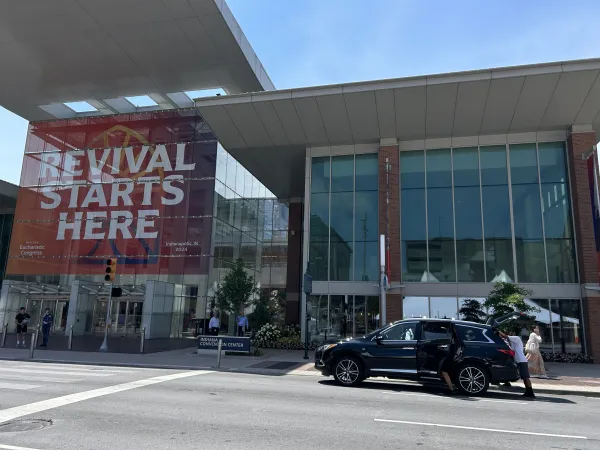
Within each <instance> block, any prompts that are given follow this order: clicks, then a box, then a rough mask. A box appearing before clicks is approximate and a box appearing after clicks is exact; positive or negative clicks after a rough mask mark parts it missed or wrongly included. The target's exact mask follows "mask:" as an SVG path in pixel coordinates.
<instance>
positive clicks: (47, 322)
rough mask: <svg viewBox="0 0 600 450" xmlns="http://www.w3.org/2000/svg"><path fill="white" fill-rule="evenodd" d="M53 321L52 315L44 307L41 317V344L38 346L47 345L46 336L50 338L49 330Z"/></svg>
mask: <svg viewBox="0 0 600 450" xmlns="http://www.w3.org/2000/svg"><path fill="white" fill-rule="evenodd" d="M53 323H54V316H52V314H50V309H48V308H46V312H45V313H44V317H42V345H40V347H48V338H50V330H51V329H52V324H53Z"/></svg>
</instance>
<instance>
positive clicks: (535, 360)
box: [525, 325, 546, 378]
mask: <svg viewBox="0 0 600 450" xmlns="http://www.w3.org/2000/svg"><path fill="white" fill-rule="evenodd" d="M541 343H542V336H541V334H540V328H539V327H538V326H537V325H536V326H535V327H533V330H532V331H531V334H530V335H529V340H528V341H527V344H525V351H526V352H527V355H526V356H527V361H528V365H529V373H530V374H531V375H536V376H539V377H542V378H546V367H545V366H544V358H542V353H541V352H540V344H541Z"/></svg>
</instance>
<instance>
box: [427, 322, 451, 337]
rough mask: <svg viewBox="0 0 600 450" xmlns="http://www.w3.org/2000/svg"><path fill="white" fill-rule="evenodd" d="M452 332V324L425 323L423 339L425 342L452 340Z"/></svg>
mask: <svg viewBox="0 0 600 450" xmlns="http://www.w3.org/2000/svg"><path fill="white" fill-rule="evenodd" d="M451 337H452V332H451V329H450V323H448V322H425V323H424V324H423V337H422V339H423V340H424V341H433V340H440V339H447V340H450V339H451Z"/></svg>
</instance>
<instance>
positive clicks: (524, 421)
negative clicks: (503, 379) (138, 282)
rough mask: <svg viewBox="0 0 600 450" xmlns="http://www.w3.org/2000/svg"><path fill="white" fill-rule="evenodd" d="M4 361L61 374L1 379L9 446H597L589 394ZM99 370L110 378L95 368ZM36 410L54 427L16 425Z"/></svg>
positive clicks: (0, 365)
mask: <svg viewBox="0 0 600 450" xmlns="http://www.w3.org/2000/svg"><path fill="white" fill-rule="evenodd" d="M7 368H8V369H17V370H22V371H23V373H27V374H28V375H32V374H38V375H39V376H44V377H46V378H47V379H53V378H54V379H55V380H58V381H62V382H57V383H52V382H48V384H44V385H43V386H41V387H38V388H32V389H21V390H18V389H15V388H14V386H13V389H8V388H2V387H1V386H0V399H2V400H0V449H2V448H11V447H7V446H13V447H18V448H20V449H45V450H54V449H61V450H71V449H89V450H96V449H98V450H101V449H113V448H115V447H136V448H157V449H158V448H160V449H165V450H169V449H178V450H180V449H184V448H206V449H239V448H244V449H255V448H256V449H259V448H260V449H277V450H279V449H282V448H311V449H327V450H330V449H335V448H378V449H397V448H424V449H444V450H447V449H448V448H449V447H450V446H453V445H455V446H456V445H459V446H460V448H461V449H480V448H488V449H505V448H527V449H544V450H545V449H548V448H563V449H569V448H577V449H596V448H599V447H600V429H598V427H597V424H596V422H597V420H596V418H597V409H598V406H599V402H600V400H598V399H596V398H587V397H582V396H578V397H575V396H558V395H540V396H538V399H537V400H536V401H535V402H528V401H524V400H523V399H522V397H521V396H519V395H514V394H507V393H501V392H492V393H490V395H488V396H486V397H485V398H481V399H471V398H466V397H446V396H444V395H442V391H440V390H438V389H434V388H425V387H421V386H409V385H399V384H397V383H387V382H374V381H370V382H366V383H364V385H363V386H362V387H360V388H354V389H352V388H342V387H338V386H336V385H334V384H332V383H331V381H328V380H327V379H321V378H317V377H298V376H283V377H278V378H274V377H271V376H265V375H255V374H240V373H217V372H211V371H201V370H195V371H183V372H182V371H173V370H163V369H154V370H153V369H132V368H106V367H105V368H102V367H98V368H96V367H93V366H88V367H87V368H85V369H81V366H79V367H77V366H62V365H54V364H48V363H46V364H39V363H28V362H27V363H25V362H0V380H2V379H4V378H3V377H4V376H5V375H6V374H14V373H15V372H12V371H7ZM61 368H64V370H63V374H62V375H61V373H60V369H61ZM96 369H99V370H100V372H99V373H104V374H105V375H107V376H95V375H92V374H94V373H96ZM44 371H46V372H44ZM102 371H105V372H102ZM68 372H83V373H76V374H69V373H68ZM86 372H88V373H87V374H86ZM117 372H119V373H117ZM74 379H77V380H78V381H76V382H73V383H68V382H66V381H65V380H74ZM31 382H32V381H30V380H23V381H21V382H19V381H18V380H17V381H13V382H12V383H14V384H17V385H18V384H19V383H22V384H27V383H31ZM38 384H40V383H38ZM8 393H10V394H9V395H10V399H9V400H7V403H6V404H4V401H5V400H4V399H5V398H6V395H7V394H8ZM40 403H41V406H40ZM32 411H33V413H32ZM15 414H16V416H15ZM9 415H12V416H13V418H12V419H11V420H10V421H8V422H7V421H6V420H4V419H5V418H6V417H7V416H9ZM32 419H40V420H45V421H47V422H44V423H46V426H45V428H43V429H42V430H38V431H34V430H30V431H27V430H24V431H14V430H15V429H20V428H18V427H19V426H21V427H22V428H27V427H28V426H31V424H36V423H37V422H32ZM21 421H26V422H21ZM7 424H9V425H8V426H7ZM11 426H12V428H10V427H11ZM7 429H9V431H7ZM11 430H12V431H11ZM3 446H4V447H3Z"/></svg>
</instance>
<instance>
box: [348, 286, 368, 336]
mask: <svg viewBox="0 0 600 450" xmlns="http://www.w3.org/2000/svg"><path fill="white" fill-rule="evenodd" d="M348 301H352V297H349V298H348ZM351 306H352V308H353V314H352V319H353V320H352V334H353V335H354V336H364V335H365V334H367V309H366V308H367V298H366V297H365V296H364V295H355V296H354V302H353V303H352V304H351Z"/></svg>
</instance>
